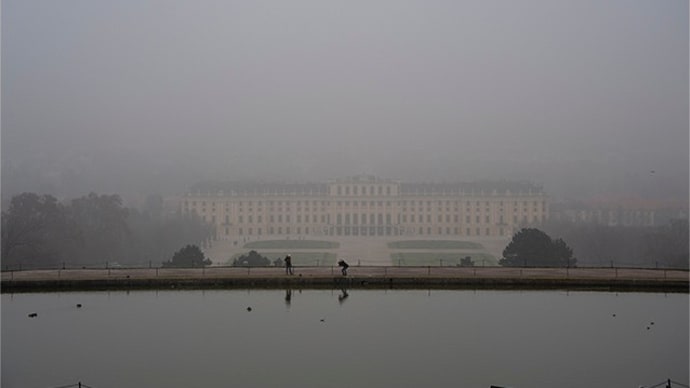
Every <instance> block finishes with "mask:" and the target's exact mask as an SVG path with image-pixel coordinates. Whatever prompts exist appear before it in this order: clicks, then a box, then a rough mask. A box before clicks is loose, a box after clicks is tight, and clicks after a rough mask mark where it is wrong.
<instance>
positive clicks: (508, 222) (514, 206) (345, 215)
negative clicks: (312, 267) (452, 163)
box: [180, 176, 549, 240]
mask: <svg viewBox="0 0 690 388" xmlns="http://www.w3.org/2000/svg"><path fill="white" fill-rule="evenodd" d="M180 207H181V211H182V212H184V213H187V214H191V213H193V214H196V215H198V216H199V217H201V218H202V219H203V220H205V221H206V222H209V223H211V224H212V225H213V226H214V227H215V234H216V235H215V237H216V239H219V240H237V239H238V238H250V239H261V238H305V237H309V236H355V237H375V236H407V237H420V238H428V237H439V236H444V237H445V238H452V237H455V238H460V237H463V238H467V237H504V236H511V235H512V234H513V233H514V232H515V231H516V230H517V229H519V228H520V227H523V226H527V225H538V224H540V223H542V222H543V221H545V220H546V219H547V215H548V210H549V209H548V198H547V195H546V194H545V193H544V191H543V189H542V188H541V187H539V186H537V185H534V184H532V183H529V182H505V181H499V182H466V183H404V182H399V181H393V180H389V179H381V178H378V177H374V176H355V177H349V178H345V179H337V180H333V181H329V182H323V183H297V184H287V183H285V184H283V183H246V182H228V183H202V184H198V185H196V186H194V187H192V189H191V190H190V192H188V193H187V194H186V195H185V196H184V197H183V198H182V199H181V203H180Z"/></svg>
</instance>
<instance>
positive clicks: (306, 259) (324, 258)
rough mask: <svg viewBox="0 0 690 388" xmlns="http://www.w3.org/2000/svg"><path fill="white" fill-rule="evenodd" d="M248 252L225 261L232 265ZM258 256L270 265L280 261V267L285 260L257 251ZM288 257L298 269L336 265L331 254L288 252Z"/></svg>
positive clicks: (278, 256)
mask: <svg viewBox="0 0 690 388" xmlns="http://www.w3.org/2000/svg"><path fill="white" fill-rule="evenodd" d="M247 253H249V252H244V253H236V254H234V255H233V256H232V257H231V258H230V260H228V261H227V264H228V265H232V262H233V261H234V260H235V259H237V258H239V257H240V256H242V255H246V254H247ZM257 253H258V254H260V255H261V256H265V257H267V258H268V259H269V260H270V261H271V264H273V262H274V261H275V259H280V263H281V264H280V266H283V265H284V264H285V262H284V261H283V259H284V258H285V255H279V254H274V253H261V252H260V251H257ZM290 256H291V257H292V265H294V266H297V267H300V266H308V267H313V266H317V265H318V266H331V265H333V266H335V265H337V264H336V255H335V253H331V252H290Z"/></svg>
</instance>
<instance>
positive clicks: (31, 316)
mask: <svg viewBox="0 0 690 388" xmlns="http://www.w3.org/2000/svg"><path fill="white" fill-rule="evenodd" d="M37 316H38V314H36V313H31V314H29V318H36V317H37Z"/></svg>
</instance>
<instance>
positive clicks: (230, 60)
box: [2, 0, 689, 200]
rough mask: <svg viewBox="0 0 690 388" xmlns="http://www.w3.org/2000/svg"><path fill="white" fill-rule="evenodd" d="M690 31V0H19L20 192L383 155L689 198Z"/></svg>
mask: <svg viewBox="0 0 690 388" xmlns="http://www.w3.org/2000/svg"><path fill="white" fill-rule="evenodd" d="M687 32H688V3H687V2H685V1H665V2H645V1H628V0H626V1H608V2H604V3H602V2H600V1H594V0H592V1H589V0H587V1H559V2H552V1H538V0H530V1H525V2H519V3H511V2H500V3H487V2H484V1H462V2H445V3H432V4H430V3H428V2H421V1H380V2H374V3H347V4H324V3H322V2H319V1H310V0H301V1H297V2H290V3H289V4H283V3H280V2H268V3H266V2H262V3H255V2H237V1H230V2H226V1H211V0H206V1H200V2H186V1H177V0H174V1H154V2H147V3H145V4H143V3H140V2H137V1H118V2H112V3H107V4H103V3H89V2H76V1H68V2H41V1H34V0H28V1H26V0H22V1H16V0H10V1H4V2H3V3H2V193H3V198H9V196H11V195H13V194H17V193H19V192H22V191H36V192H47V193H52V194H55V195H58V196H60V197H67V198H69V197H75V196H79V195H84V194H86V193H88V192H89V191H96V192H105V193H120V194H122V195H123V196H124V197H125V199H128V200H132V199H133V200H139V199H141V198H143V197H145V196H146V195H147V194H150V193H161V194H167V195H170V194H176V193H181V192H184V191H185V190H186V189H187V188H188V187H189V186H190V185H192V184H194V183H196V182H198V181H200V180H205V179H216V180H225V179H231V180H238V179H251V180H264V181H275V180H280V181H322V180H325V179H332V178H338V177H342V176H349V175H354V174H360V173H367V174H376V175H379V176H382V177H385V178H393V179H399V180H404V181H412V182H418V181H446V180H450V181H455V180H481V179H514V180H530V181H535V182H537V183H540V184H544V185H545V189H546V190H547V192H549V193H552V194H553V195H554V196H556V197H576V198H577V197H588V196H592V195H598V194H611V193H614V194H622V195H626V196H642V197H652V198H660V199H668V198H675V199H682V200H686V199H687V198H688V175H689V174H688V105H689V101H688V71H687V70H688V67H689V66H688V33H687ZM651 171H654V172H653V173H651Z"/></svg>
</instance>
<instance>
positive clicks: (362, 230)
mask: <svg viewBox="0 0 690 388" xmlns="http://www.w3.org/2000/svg"><path fill="white" fill-rule="evenodd" d="M293 231H294V232H295V234H297V235H301V234H302V232H304V234H307V235H308V234H309V232H310V229H309V227H305V228H304V229H302V228H301V227H297V228H295V229H291V228H290V227H286V228H282V227H280V226H279V227H276V228H274V227H269V228H268V234H269V235H272V234H275V232H277V234H279V235H282V234H283V232H285V233H284V234H288V235H289V234H291V232H293ZM482 231H483V232H484V234H482ZM255 232H256V236H262V235H263V229H262V228H257V229H256V230H255V229H254V228H247V229H246V230H245V229H244V228H239V229H238V234H239V236H254V235H255V234H254V233H255ZM435 232H436V234H437V235H444V234H445V235H458V236H462V235H464V236H482V235H483V236H491V235H492V234H491V229H490V228H485V229H484V230H482V228H475V229H472V228H466V229H465V230H464V232H465V233H464V234H463V233H462V232H463V230H462V228H457V227H456V228H449V227H446V228H442V227H438V228H436V230H435ZM444 232H445V233H444ZM245 233H246V234H245ZM320 233H321V234H326V235H336V236H359V235H362V236H367V235H370V236H376V235H392V234H395V235H400V234H404V231H401V230H398V229H394V228H391V227H385V228H384V227H334V228H330V229H325V230H322V231H320ZM413 233H416V234H418V235H433V234H434V229H433V228H431V227H427V228H422V227H419V228H418V229H416V230H414V231H413ZM498 235H499V236H504V235H505V230H504V229H503V228H499V230H498ZM225 236H230V229H229V228H225Z"/></svg>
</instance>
